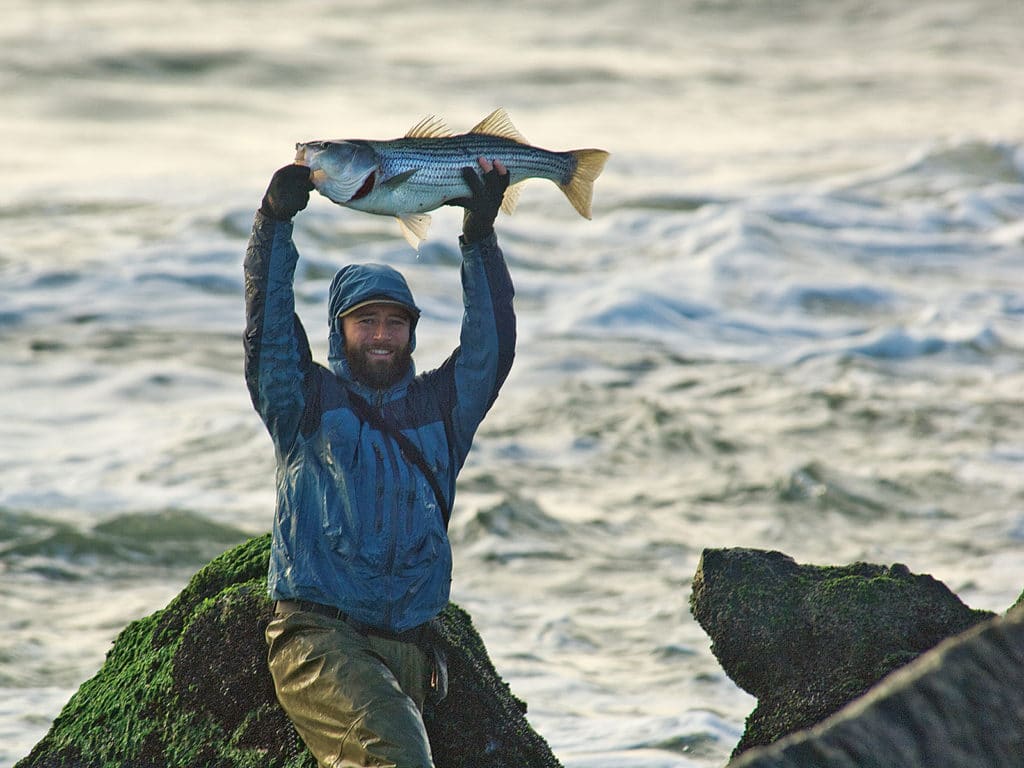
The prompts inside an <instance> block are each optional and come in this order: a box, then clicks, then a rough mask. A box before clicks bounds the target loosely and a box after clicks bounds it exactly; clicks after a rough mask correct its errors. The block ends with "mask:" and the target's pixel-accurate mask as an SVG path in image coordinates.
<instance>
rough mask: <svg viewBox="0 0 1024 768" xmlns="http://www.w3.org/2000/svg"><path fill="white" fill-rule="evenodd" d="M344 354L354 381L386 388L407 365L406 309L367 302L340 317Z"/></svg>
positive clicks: (407, 316) (373, 386)
mask: <svg viewBox="0 0 1024 768" xmlns="http://www.w3.org/2000/svg"><path fill="white" fill-rule="evenodd" d="M341 332H342V334H343V335H344V337H345V356H346V357H347V358H348V367H349V370H351V371H352V375H353V376H354V377H355V379H356V381H359V382H361V383H363V384H366V385H367V386H369V387H372V388H373V389H387V388H388V387H390V386H391V385H392V384H395V383H396V382H398V381H399V380H400V379H401V378H402V376H404V375H405V372H406V371H407V370H408V369H409V363H410V360H411V357H412V352H411V350H410V349H409V339H410V336H411V332H412V324H411V322H410V320H409V313H408V312H406V311H405V310H404V309H402V308H401V307H398V306H395V305H394V304H369V305H367V306H365V307H360V308H359V309H357V310H356V311H355V312H352V313H351V314H348V315H345V316H344V317H343V318H341Z"/></svg>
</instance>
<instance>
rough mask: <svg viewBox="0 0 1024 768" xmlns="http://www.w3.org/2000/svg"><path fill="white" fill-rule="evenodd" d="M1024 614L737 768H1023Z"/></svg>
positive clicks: (755, 752) (940, 651)
mask: <svg viewBox="0 0 1024 768" xmlns="http://www.w3.org/2000/svg"><path fill="white" fill-rule="evenodd" d="M1022 712H1024V609H1019V608H1018V609H1015V610H1012V611H1011V612H1010V613H1008V614H1007V616H1006V617H1005V618H996V619H992V620H990V621H988V622H985V623H984V624H982V625H981V626H979V627H976V628H974V629H970V630H968V631H967V632H965V633H963V634H961V635H958V636H957V637H954V638H951V639H949V640H946V641H944V642H943V643H941V644H940V645H939V646H938V647H936V648H935V649H933V650H931V651H929V652H928V653H926V654H924V655H923V656H921V657H920V658H918V659H917V660H916V661H914V662H912V663H911V664H909V665H907V666H906V667H904V668H903V669H900V670H898V671H896V672H894V673H893V674H892V675H890V676H889V677H887V678H886V679H885V680H883V681H882V682H881V683H879V685H878V686H876V687H875V688H873V689H872V690H871V691H870V692H869V693H868V694H867V695H866V696H864V697H862V698H861V699H858V700H857V701H855V702H854V703H853V704H850V705H848V706H847V707H845V708H844V709H843V710H841V711H840V712H839V713H838V714H836V715H834V716H832V717H830V718H829V719H827V720H826V721H825V722H824V723H822V724H820V725H819V726H817V727H815V728H812V729H810V730H807V731H801V732H799V733H796V734H793V735H791V736H788V737H786V738H784V739H782V740H780V741H778V742H776V743H775V744H772V745H771V746H768V747H758V748H756V749H752V750H750V751H748V752H745V753H744V754H743V755H742V756H740V757H739V758H737V759H736V760H734V761H733V762H731V763H729V768H875V767H877V768H883V767H884V768H932V766H942V767H943V768H1019V766H1020V765H1021V764H1022V761H1024V718H1022V717H1021V713H1022Z"/></svg>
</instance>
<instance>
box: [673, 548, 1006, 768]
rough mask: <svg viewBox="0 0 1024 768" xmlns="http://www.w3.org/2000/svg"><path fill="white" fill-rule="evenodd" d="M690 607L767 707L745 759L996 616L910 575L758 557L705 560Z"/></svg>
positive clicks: (749, 726) (710, 554) (735, 553)
mask: <svg viewBox="0 0 1024 768" xmlns="http://www.w3.org/2000/svg"><path fill="white" fill-rule="evenodd" d="M690 605H691V609H692V611H693V615H694V617H695V618H696V619H697V621H698V622H699V623H700V625H701V627H703V628H704V631H705V632H707V633H708V635H709V636H710V637H711V639H712V646H711V650H712V652H713V653H714V654H715V657H716V658H717V659H718V661H719V663H720V664H721V665H722V668H723V669H724V670H725V672H726V673H727V674H728V675H729V677H730V678H731V679H732V680H733V681H734V682H735V683H736V684H737V685H738V686H739V687H741V688H743V689H744V690H745V691H747V692H748V693H750V694H752V695H754V696H756V697H757V699H758V704H757V707H756V708H755V709H754V711H753V712H751V714H750V715H749V717H748V718H747V723H746V729H745V731H744V733H743V736H742V738H741V739H740V742H739V744H737V746H736V749H735V751H734V752H733V755H734V757H735V756H736V755H738V754H740V753H741V752H743V751H744V750H747V749H749V748H750V747H754V746H759V745H766V744H770V743H772V742H774V741H776V740H777V739H779V738H781V737H783V736H785V735H786V734H789V733H792V732H794V731H797V730H800V729H803V728H809V727H811V726H813V725H815V724H816V723H818V722H820V721H822V720H823V719H825V718H826V717H828V716H829V715H831V714H832V713H834V712H836V711H837V710H838V709H840V708H841V707H842V706H844V705H845V704H847V703H848V702H850V701H852V700H853V699H855V698H857V697H858V696H860V695H862V694H863V693H865V692H866V691H867V690H868V689H869V688H871V687H872V686H873V685H874V684H875V683H877V682H878V681H879V680H880V679H881V678H882V677H884V676H885V675H887V674H888V673H889V672H892V671H893V670H894V669H896V668H898V667H901V666H903V665H904V664H906V663H908V662H910V661H912V660H914V659H916V658H917V657H918V656H919V655H921V654H922V653H924V652H926V651H928V650H930V649H931V648H933V647H934V646H936V645H938V644H939V643H940V642H942V641H943V640H945V639H946V638H949V637H952V636H953V635H956V634H959V633H960V632H963V631H964V630H966V629H968V628H970V627H972V626H974V625H976V624H978V623H980V622H982V621H984V620H986V619H989V618H991V617H992V615H993V614H992V613H990V612H987V611H976V610H972V609H970V608H968V607H967V606H965V605H964V604H963V603H962V602H961V601H960V600H959V599H958V598H957V597H956V595H954V594H953V593H952V592H951V591H950V590H949V589H948V588H947V587H946V586H945V585H944V584H942V583H941V582H940V581H937V580H936V579H934V578H932V577H931V576H926V575H915V574H912V573H911V572H910V571H909V570H908V569H907V568H906V566H903V565H899V564H897V565H893V566H891V567H887V566H881V565H871V564H868V563H854V564H852V565H847V566H813V565H798V564H797V563H796V562H795V561H794V560H793V559H792V558H790V557H788V556H787V555H784V554H782V553H781V552H765V551H762V550H755V549H707V550H704V553H703V554H702V556H701V561H700V564H699V565H698V567H697V572H696V575H695V576H694V580H693V592H692V594H691V598H690Z"/></svg>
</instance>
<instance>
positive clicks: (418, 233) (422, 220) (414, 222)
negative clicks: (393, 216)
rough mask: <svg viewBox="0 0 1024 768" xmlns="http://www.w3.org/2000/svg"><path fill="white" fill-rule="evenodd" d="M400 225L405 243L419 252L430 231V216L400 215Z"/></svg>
mask: <svg viewBox="0 0 1024 768" xmlns="http://www.w3.org/2000/svg"><path fill="white" fill-rule="evenodd" d="M398 224H399V226H400V227H401V229H402V237H404V238H405V242H407V243H408V244H409V245H411V246H412V247H413V248H415V249H416V250H417V252H418V251H419V249H420V243H422V242H423V241H424V240H426V239H427V232H428V231H429V230H430V216H429V214H426V213H400V214H398Z"/></svg>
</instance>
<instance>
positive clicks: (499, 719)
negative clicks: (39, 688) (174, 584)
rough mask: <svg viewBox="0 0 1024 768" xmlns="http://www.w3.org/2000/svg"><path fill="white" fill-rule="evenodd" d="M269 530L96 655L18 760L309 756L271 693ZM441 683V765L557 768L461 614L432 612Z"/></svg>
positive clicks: (109, 766)
mask: <svg viewBox="0 0 1024 768" xmlns="http://www.w3.org/2000/svg"><path fill="white" fill-rule="evenodd" d="M269 548H270V538H269V536H262V537H258V538H255V539H251V540H250V541H248V542H246V543H245V544H242V545H240V546H239V547H236V548H235V549H233V550H231V551H229V552H226V553H225V554H223V555H221V556H220V557H218V558H217V559H215V560H214V561H213V562H211V563H210V564H209V565H207V566H206V567H205V568H203V569H202V570H201V571H199V572H198V573H197V574H196V575H195V576H194V577H193V578H192V580H191V582H190V583H189V585H188V586H187V587H186V588H185V589H184V590H183V591H182V592H181V594H179V595H178V596H177V597H176V598H175V599H174V600H173V601H171V603H170V604H169V605H168V606H167V607H166V608H165V609H163V610H161V611H157V612H156V613H154V614H152V615H150V616H148V617H146V618H144V619H140V620H138V621H135V622H132V623H131V624H129V625H128V626H127V627H126V628H125V629H124V631H122V632H121V634H120V635H119V636H118V638H117V640H116V641H115V642H114V645H113V648H112V649H111V651H110V652H109V654H108V656H107V659H106V662H105V663H104V665H103V667H102V668H101V669H100V670H99V672H97V673H96V675H95V676H94V677H93V678H91V679H90V680H87V681H86V682H85V683H83V684H82V686H81V687H80V688H79V690H78V692H77V693H75V695H74V696H73V697H72V698H71V700H70V701H69V702H68V703H67V705H65V707H64V710H63V711H62V712H61V714H60V715H59V716H58V718H57V719H56V720H55V721H54V723H53V726H52V727H51V728H50V731H49V732H48V733H47V734H46V736H45V737H44V738H43V740H42V741H40V742H39V744H37V745H36V747H35V748H34V749H33V750H32V752H31V754H29V755H28V756H27V757H25V758H24V759H23V760H21V761H20V762H19V763H18V764H17V765H16V767H15V768H168V766H174V767H175V768H250V767H252V768H255V766H260V768H316V762H315V760H314V759H313V758H312V756H311V755H310V754H309V752H308V751H307V750H306V748H305V746H304V745H303V744H302V742H301V740H300V739H299V737H298V735H297V734H296V733H295V730H294V728H293V727H292V725H291V722H290V721H289V720H288V718H287V717H286V716H285V714H284V712H283V711H282V710H281V708H280V706H279V705H278V703H277V700H276V698H275V696H274V688H273V683H272V682H271V680H270V674H269V672H268V670H267V665H266V645H265V643H264V640H263V629H264V627H265V626H266V623H267V622H268V621H269V619H270V616H271V604H270V601H269V599H268V598H267V596H266V589H265V579H266V573H267V562H268V557H269ZM441 636H442V641H443V644H444V646H445V649H446V651H447V654H448V664H449V696H448V699H446V700H445V701H444V702H442V703H441V704H440V705H438V707H437V708H436V709H435V710H432V711H430V712H428V713H427V714H426V717H425V719H426V723H427V731H428V734H429V736H430V740H431V746H432V748H433V750H434V759H435V762H436V764H437V766H438V768H468V766H474V767H479V768H487V767H488V766H493V767H494V768H497V767H498V766H508V765H515V766H519V767H520V768H559V766H560V764H559V762H558V760H557V759H556V758H555V757H554V755H553V754H552V753H551V750H550V749H549V747H548V745H547V743H546V742H545V741H544V739H543V738H541V737H540V736H539V735H538V734H537V733H536V732H535V731H534V730H533V729H532V728H531V727H530V725H529V723H527V721H526V719H525V712H526V705H525V704H524V703H523V702H521V701H520V700H518V699H517V698H516V697H515V696H513V695H512V693H511V691H510V690H509V688H508V685H507V684H505V683H504V681H502V680H501V678H500V677H499V676H498V674H497V673H496V672H495V670H494V667H493V665H492V664H491V662H490V659H489V657H488V655H487V651H486V649H485V648H484V645H483V642H482V641H481V639H480V637H479V635H478V634H477V632H476V630H475V629H474V628H473V624H472V621H471V620H470V618H469V616H468V615H467V614H466V613H465V612H464V611H462V610H461V609H459V608H458V607H457V606H455V605H449V606H448V608H447V609H446V610H445V611H444V613H443V614H442V628H441Z"/></svg>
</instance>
